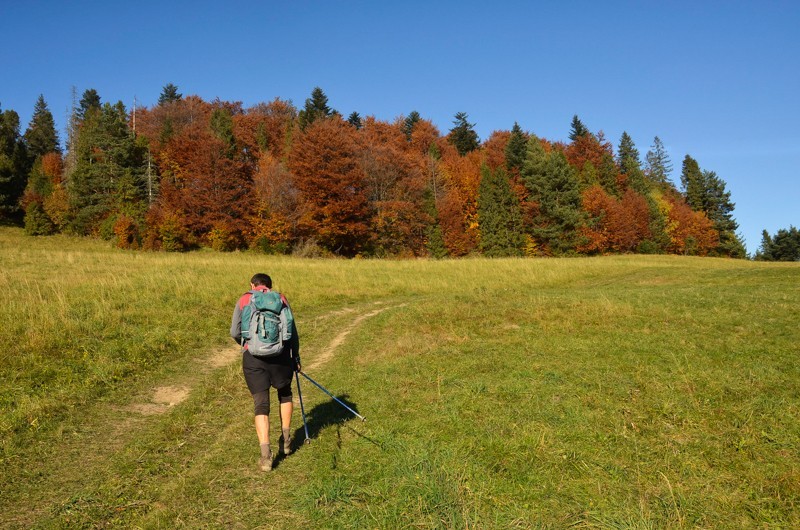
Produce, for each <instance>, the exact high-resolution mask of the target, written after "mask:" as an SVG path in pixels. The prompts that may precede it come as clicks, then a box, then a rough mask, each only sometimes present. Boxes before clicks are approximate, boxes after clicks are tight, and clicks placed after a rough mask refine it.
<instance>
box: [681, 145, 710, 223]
mask: <svg viewBox="0 0 800 530" xmlns="http://www.w3.org/2000/svg"><path fill="white" fill-rule="evenodd" d="M681 187H682V188H683V194H684V196H685V197H686V203H687V204H688V205H689V206H690V207H691V208H692V210H695V211H705V208H706V198H705V195H706V192H705V183H704V182H703V172H702V171H700V165H699V164H698V163H697V160H695V159H694V158H692V157H691V156H689V155H686V156H685V157H684V159H683V166H682V168H681Z"/></svg>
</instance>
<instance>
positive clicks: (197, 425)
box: [0, 228, 800, 529]
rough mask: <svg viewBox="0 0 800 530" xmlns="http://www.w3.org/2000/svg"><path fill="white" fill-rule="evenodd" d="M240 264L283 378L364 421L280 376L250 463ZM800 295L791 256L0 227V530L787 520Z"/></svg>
mask: <svg viewBox="0 0 800 530" xmlns="http://www.w3.org/2000/svg"><path fill="white" fill-rule="evenodd" d="M255 272H267V273H269V274H270V275H272V277H273V279H274V280H275V287H276V288H277V289H278V290H280V291H281V292H283V293H284V294H285V295H286V296H287V298H288V299H289V300H290V302H291V304H292V307H293V310H294V313H295V316H296V318H297V321H298V328H299V332H300V336H301V342H302V346H301V354H302V358H303V364H304V369H305V371H306V372H308V374H309V375H311V376H312V377H313V378H315V379H316V380H318V381H319V382H321V383H322V384H324V385H325V386H326V387H328V388H329V389H331V390H332V391H334V392H336V393H337V395H338V396H339V397H341V398H342V399H344V400H345V402H346V403H348V404H349V405H350V406H352V407H354V408H355V409H356V410H358V411H359V413H361V414H363V415H364V416H366V417H367V419H368V421H367V422H366V423H362V422H361V421H359V420H357V419H354V418H353V417H352V415H350V414H349V413H347V411H345V410H344V409H343V408H341V407H339V406H338V405H336V404H335V403H334V402H332V400H330V398H328V397H327V396H325V395H324V394H322V393H321V392H319V391H317V390H316V389H314V388H313V387H312V386H311V385H310V384H306V383H305V382H302V383H303V386H302V390H303V397H304V404H305V407H306V412H307V415H308V427H309V430H310V433H311V438H312V442H311V443H310V444H307V445H304V444H302V440H303V437H304V436H303V430H302V422H301V421H300V414H299V408H298V410H297V413H296V416H295V419H294V428H295V429H296V434H295V448H296V451H295V453H294V454H292V455H290V456H289V457H287V458H282V459H279V460H278V461H276V465H275V468H274V469H273V471H271V472H269V473H263V472H261V471H259V470H258V467H257V458H258V444H257V440H256V438H255V431H254V429H253V426H252V401H251V399H250V396H249V394H248V392H247V389H246V387H245V384H244V380H243V377H242V375H241V367H240V364H239V356H238V355H239V353H238V349H237V346H236V345H235V344H233V342H232V341H231V340H230V338H229V337H228V326H229V324H230V314H231V312H232V308H233V304H234V302H235V300H236V299H237V297H238V296H239V295H240V294H241V293H242V292H244V291H245V290H246V289H247V287H248V283H247V282H248V279H249V278H250V276H251V275H252V274H253V273H255ZM798 286H800V264H781V263H756V262H748V261H742V260H725V259H712V258H691V257H677V256H641V255H639V256H612V257H597V258H575V259H494V260H490V259H483V258H481V259H477V258H476V259H463V260H442V261H433V260H430V261H429V260H404V261H403V260H401V261H392V260H385V261H381V260H357V259H356V260H313V259H299V258H292V257H283V256H265V255H259V254H252V253H227V254H225V253H216V252H211V251H198V252H192V253H186V254H167V253H145V252H133V251H122V250H118V249H113V248H110V247H109V246H108V244H107V243H104V242H101V241H94V240H88V239H75V238H70V237H66V236H51V237H40V238H28V237H25V236H24V235H23V234H22V232H21V231H20V230H17V229H13V228H0V293H2V294H1V295H0V296H1V297H2V298H0V302H2V303H0V436H1V438H0V444H1V449H2V450H1V452H0V466H1V467H2V474H0V527H2V528H76V527H78V528H79V527H86V528H96V527H120V528H297V527H299V526H301V525H303V526H310V527H312V528H387V529H388V528H566V527H577V528H764V527H769V528H797V527H800V505H799V504H798V503H800V364H799V363H798V360H797V358H798V350H799V349H800V348H798V344H800V331H798V325H797V323H798V321H800V310H798V308H800V289H799V288H798ZM164 395H167V396H168V397H167V398H163V396H164ZM295 395H296V393H295ZM159 396H162V397H159ZM272 399H273V409H275V408H276V407H275V396H274V393H273V396H272ZM275 417H276V416H275V411H273V419H274V418H275ZM275 423H276V422H274V421H273V426H274V425H275ZM273 431H274V432H273V444H274V443H275V441H276V440H277V430H276V429H274V428H273Z"/></svg>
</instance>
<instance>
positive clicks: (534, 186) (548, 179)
mask: <svg viewBox="0 0 800 530" xmlns="http://www.w3.org/2000/svg"><path fill="white" fill-rule="evenodd" d="M522 180H523V182H524V183H525V186H526V187H527V188H528V191H529V192H530V194H529V200H530V201H531V202H533V203H535V205H536V208H535V211H536V214H535V215H534V217H533V219H532V220H531V226H532V229H531V232H532V235H533V237H534V239H535V240H536V241H537V242H538V243H540V244H541V245H542V246H543V247H544V248H545V249H546V250H549V252H551V253H553V254H556V255H559V254H566V253H570V252H573V251H574V250H575V249H576V247H577V246H578V244H579V243H580V234H579V230H580V227H581V225H582V224H583V222H584V214H583V211H582V209H581V194H580V182H579V180H578V176H577V173H576V172H575V169H574V168H573V167H572V166H570V165H569V162H567V158H566V157H565V156H564V153H561V152H559V151H554V152H552V153H550V154H547V153H546V152H545V150H544V147H543V146H542V144H541V142H540V141H539V139H538V138H537V137H536V136H535V135H531V138H530V140H529V141H528V155H527V158H526V159H525V164H524V165H523V167H522Z"/></svg>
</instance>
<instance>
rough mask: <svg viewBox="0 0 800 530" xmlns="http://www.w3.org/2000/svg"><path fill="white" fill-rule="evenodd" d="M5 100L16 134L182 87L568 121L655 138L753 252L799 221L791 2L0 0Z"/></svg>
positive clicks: (546, 128)
mask: <svg viewBox="0 0 800 530" xmlns="http://www.w3.org/2000/svg"><path fill="white" fill-rule="evenodd" d="M0 6H2V7H0V49H2V53H1V54H0V72H2V83H0V105H2V108H3V109H4V110H6V109H13V110H15V111H17V112H18V113H19V114H20V118H21V120H22V124H23V129H24V127H25V126H27V124H28V122H29V120H30V116H31V111H32V109H33V105H34V103H35V101H36V98H37V97H38V95H39V94H44V97H45V99H46V101H47V102H48V104H49V106H50V109H51V110H52V111H53V114H54V115H55V117H56V121H57V125H58V126H59V128H60V129H61V131H62V132H61V136H62V138H63V136H64V134H63V127H64V124H65V122H66V119H65V116H66V113H67V108H68V107H69V104H70V100H71V87H72V86H75V87H77V89H78V94H79V95H80V93H82V92H83V90H85V89H87V88H94V89H96V90H98V92H99V93H100V96H101V98H102V99H103V101H112V102H113V101H117V100H120V99H121V100H122V101H123V102H124V103H125V104H126V105H127V106H130V105H131V104H132V102H133V98H134V96H136V97H137V100H138V101H139V102H140V103H141V104H144V105H152V104H154V103H155V102H156V100H157V99H158V95H159V93H160V92H161V88H162V87H163V86H164V85H165V84H167V83H170V82H171V83H175V84H176V85H178V87H179V89H180V91H181V92H182V93H183V94H184V95H188V94H197V95H199V96H201V97H203V98H205V99H213V98H215V97H219V98H221V99H223V100H234V101H242V102H243V103H244V104H245V105H246V106H249V105H251V104H254V103H257V102H260V101H269V100H271V99H273V98H275V97H280V98H283V99H291V100H292V101H294V103H295V105H297V106H302V104H303V102H304V100H305V98H307V97H308V96H309V95H310V93H311V90H312V89H313V88H314V87H315V86H320V87H322V89H323V90H324V91H325V93H326V94H327V95H328V98H329V103H330V104H331V106H333V107H334V108H335V109H337V110H338V111H340V112H341V113H343V114H345V115H347V114H349V113H350V112H352V111H354V110H355V111H358V112H359V113H360V114H361V115H362V116H366V115H375V116H376V117H378V118H380V119H387V120H391V119H393V118H395V117H396V116H398V115H401V114H408V113H409V112H410V111H411V110H417V111H418V112H420V114H422V116H423V117H425V118H428V119H431V120H432V121H433V122H434V123H435V124H436V125H437V126H438V127H439V128H440V130H441V131H442V132H443V133H446V132H447V130H448V129H449V128H450V127H451V124H452V118H453V115H454V114H455V113H456V112H459V111H465V112H467V113H468V114H469V117H470V121H472V122H474V123H476V130H477V131H478V134H479V135H480V136H481V139H486V138H487V137H488V135H489V134H490V133H491V132H492V131H493V130H498V129H510V128H511V126H512V125H513V123H514V121H518V122H519V123H520V125H521V126H522V127H523V129H526V130H529V131H531V132H534V133H536V134H537V135H539V136H543V137H546V138H548V139H552V140H559V139H560V140H565V139H566V137H567V134H568V132H569V125H570V120H571V119H572V116H573V114H578V116H579V117H580V118H581V120H582V121H583V122H584V123H585V124H586V125H587V126H588V127H589V129H591V130H592V131H594V132H597V131H598V130H603V131H604V132H605V134H606V136H607V138H608V139H610V140H611V141H612V143H613V144H614V146H615V148H616V146H617V145H618V143H619V137H620V134H621V133H622V132H623V131H628V133H629V134H630V135H631V136H632V137H633V139H634V141H635V142H636V145H637V147H638V148H639V151H640V153H641V155H642V158H644V154H645V153H646V152H647V150H648V149H649V147H650V146H651V145H652V140H653V137H654V136H656V135H657V136H659V137H660V138H661V139H662V141H663V142H664V143H665V145H666V147H667V150H668V152H669V154H670V156H671V158H672V162H673V165H674V168H675V169H674V172H673V175H672V176H673V180H676V181H678V180H679V175H680V167H681V162H682V160H683V157H684V155H686V154H690V155H691V156H692V157H694V158H695V159H697V160H698V162H699V163H700V166H701V167H702V168H703V169H709V170H713V171H715V172H717V174H718V175H719V176H720V177H721V178H722V179H723V180H725V181H726V182H727V185H728V189H729V190H730V191H731V193H732V198H733V201H734V202H735V203H736V210H735V212H734V215H735V217H736V219H737V220H738V221H739V224H740V232H741V233H742V234H743V235H744V237H745V239H746V242H747V249H748V251H749V252H751V253H752V252H754V251H755V250H756V249H757V247H758V245H759V244H760V240H761V230H762V229H767V230H768V231H769V232H770V233H774V232H775V231H776V230H777V229H778V228H786V227H788V226H789V225H790V224H793V225H795V226H797V225H800V208H798V205H799V204H800V178H799V177H800V174H799V170H798V168H800V132H798V131H799V130H800V129H799V127H800V103H799V100H798V96H799V95H800V29H798V28H800V2H797V1H784V2H773V1H764V2H755V1H752V2H727V1H720V2H702V1H696V2H694V1H693V2H640V1H630V2H588V1H585V2H503V1H495V2H485V1H441V2H422V1H410V0H406V1H402V2H400V1H398V2H392V3H389V2H378V1H375V0H372V1H340V2H335V1H317V2H309V1H293V2H266V1H262V2H181V1H174V2H151V1H137V2H113V1H112V2H108V1H106V2H80V1H75V2H63V1H62V2H47V1H38V2H37V1H31V2H12V1H10V0H0Z"/></svg>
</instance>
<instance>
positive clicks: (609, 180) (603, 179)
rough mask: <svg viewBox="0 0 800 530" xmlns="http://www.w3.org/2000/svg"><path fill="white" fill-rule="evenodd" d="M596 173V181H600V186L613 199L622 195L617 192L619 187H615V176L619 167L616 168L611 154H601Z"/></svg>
mask: <svg viewBox="0 0 800 530" xmlns="http://www.w3.org/2000/svg"><path fill="white" fill-rule="evenodd" d="M597 173H598V179H599V180H600V186H602V187H603V189H604V190H606V191H607V192H608V193H610V194H611V195H613V196H614V197H617V198H620V197H622V194H621V193H620V191H619V186H618V185H617V174H618V173H619V167H618V166H617V164H616V162H614V156H613V155H612V154H611V153H608V152H606V153H603V158H602V161H601V163H600V167H599V168H598V171H597Z"/></svg>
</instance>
